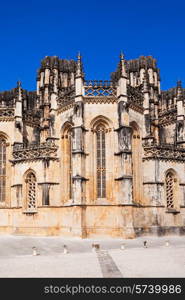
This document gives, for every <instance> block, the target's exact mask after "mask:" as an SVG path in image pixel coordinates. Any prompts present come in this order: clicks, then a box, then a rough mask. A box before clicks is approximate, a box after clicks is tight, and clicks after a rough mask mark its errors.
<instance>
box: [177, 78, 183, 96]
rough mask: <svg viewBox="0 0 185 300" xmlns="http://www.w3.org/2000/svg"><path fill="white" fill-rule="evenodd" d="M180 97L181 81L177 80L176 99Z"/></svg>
mask: <svg viewBox="0 0 185 300" xmlns="http://www.w3.org/2000/svg"><path fill="white" fill-rule="evenodd" d="M181 98H182V82H181V80H178V81H177V100H180V99H181Z"/></svg>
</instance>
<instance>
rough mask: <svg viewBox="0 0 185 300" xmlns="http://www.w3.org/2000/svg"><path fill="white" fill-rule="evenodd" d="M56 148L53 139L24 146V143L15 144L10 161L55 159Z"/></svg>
mask: <svg viewBox="0 0 185 300" xmlns="http://www.w3.org/2000/svg"><path fill="white" fill-rule="evenodd" d="M57 149H58V147H57V146H56V145H55V143H54V141H47V142H45V143H41V144H39V145H30V146H28V147H27V148H24V145H16V146H14V148H13V158H14V160H13V161H12V162H14V163H16V162H20V161H24V160H33V159H43V158H51V159H57Z"/></svg>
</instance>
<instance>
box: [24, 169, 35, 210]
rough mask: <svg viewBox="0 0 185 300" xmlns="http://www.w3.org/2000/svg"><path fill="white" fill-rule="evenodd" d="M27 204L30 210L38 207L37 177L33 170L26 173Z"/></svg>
mask: <svg viewBox="0 0 185 300" xmlns="http://www.w3.org/2000/svg"><path fill="white" fill-rule="evenodd" d="M25 182H26V201H27V203H26V205H27V209H28V210H35V209H36V177H35V174H34V173H33V172H31V171H30V172H29V173H28V174H27V175H26V180H25Z"/></svg>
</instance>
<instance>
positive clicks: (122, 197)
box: [115, 54, 132, 204]
mask: <svg viewBox="0 0 185 300" xmlns="http://www.w3.org/2000/svg"><path fill="white" fill-rule="evenodd" d="M117 97H118V123H119V127H118V129H116V131H117V133H118V152H117V153H115V155H117V156H118V166H120V167H119V168H118V170H119V171H118V177H117V178H115V180H116V181H117V182H118V185H117V186H118V192H117V198H118V203H120V204H132V157H131V154H132V152H131V127H130V126H129V111H128V99H127V74H126V68H125V61H124V56H123V54H122V55H121V56H120V78H119V81H118V87H117Z"/></svg>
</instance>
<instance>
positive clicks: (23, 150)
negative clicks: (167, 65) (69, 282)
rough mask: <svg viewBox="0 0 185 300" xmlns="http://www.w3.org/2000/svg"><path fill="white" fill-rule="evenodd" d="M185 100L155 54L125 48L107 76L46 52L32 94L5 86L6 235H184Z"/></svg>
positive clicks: (2, 212)
mask: <svg viewBox="0 0 185 300" xmlns="http://www.w3.org/2000/svg"><path fill="white" fill-rule="evenodd" d="M184 106H185V89H183V88H182V86H181V82H180V81H179V82H178V83H177V85H176V87H174V88H171V89H169V90H167V91H161V89H160V74H159V69H158V68H157V65H156V60H155V59H154V58H152V57H151V56H147V57H144V56H141V57H139V58H138V59H133V60H125V58H124V56H123V55H121V56H120V61H119V64H118V67H117V70H116V71H115V72H113V73H112V74H111V80H109V81H101V80H100V81H97V80H86V79H85V76H84V73H83V67H82V60H81V56H80V55H78V57H77V59H76V60H65V59H59V58H58V57H56V56H54V57H49V56H47V57H45V58H44V59H43V60H42V62H41V67H40V69H39V70H38V74H37V89H36V91H31V92H30V91H27V90H25V89H23V87H22V86H21V83H20V82H18V83H17V86H16V88H14V89H12V90H9V91H4V92H0V233H1V234H32V235H61V236H68V237H82V238H93V237H104V236H108V237H122V238H134V237H136V236H139V235H142V234H156V235H165V234H170V233H172V234H174V233H176V234H184V233H185V120H184V119H185V110H184Z"/></svg>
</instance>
